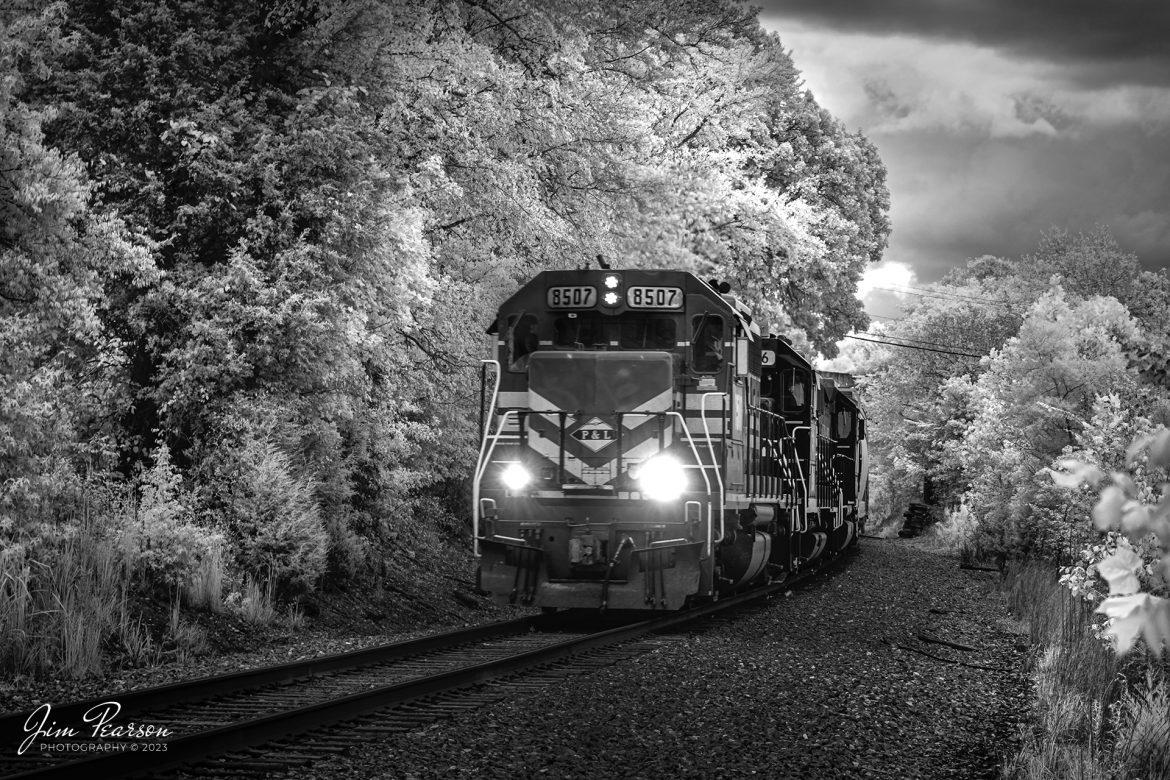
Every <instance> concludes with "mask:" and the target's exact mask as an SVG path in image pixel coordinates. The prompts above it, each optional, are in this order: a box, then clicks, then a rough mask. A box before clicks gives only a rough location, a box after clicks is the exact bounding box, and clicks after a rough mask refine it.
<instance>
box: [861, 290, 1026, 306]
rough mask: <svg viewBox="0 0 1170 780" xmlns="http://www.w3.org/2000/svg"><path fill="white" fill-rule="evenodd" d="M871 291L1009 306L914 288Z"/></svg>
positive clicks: (993, 301)
mask: <svg viewBox="0 0 1170 780" xmlns="http://www.w3.org/2000/svg"><path fill="white" fill-rule="evenodd" d="M872 289H874V290H884V291H885V292H892V293H897V294H899V295H916V296H918V297H920V298H938V299H940V300H944V301H963V302H968V303H983V304H987V305H989V306H1004V307H1007V306H1010V305H1011V304H1009V303H1008V302H1007V301H995V300H991V299H990V298H974V297H971V296H969V295H954V294H951V295H947V294H942V293H935V292H925V291H923V292H913V291H914V290H915V289H918V288H914V287H910V288H908V289H904V290H897V289H894V288H893V287H874V288H872Z"/></svg>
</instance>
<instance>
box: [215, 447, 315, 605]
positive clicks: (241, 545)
mask: <svg viewBox="0 0 1170 780" xmlns="http://www.w3.org/2000/svg"><path fill="white" fill-rule="evenodd" d="M225 460H227V461H228V462H227V463H226V464H225V466H226V468H221V470H220V472H219V474H218V481H219V484H218V488H219V490H218V491H217V492H218V494H219V497H220V501H221V502H222V504H221V505H222V512H223V514H222V522H223V525H224V527H225V528H226V530H227V534H228V538H229V540H230V541H231V544H232V552H233V554H234V556H235V561H236V563H237V565H238V566H239V568H240V570H241V571H243V572H245V573H250V574H251V575H252V576H253V577H256V578H260V579H262V580H263V581H264V582H265V583H268V584H270V587H271V588H272V589H273V591H274V593H275V594H276V595H277V597H278V598H285V599H287V598H291V597H293V596H296V595H298V594H301V593H304V592H306V591H309V590H312V588H313V587H314V586H315V584H316V582H317V580H318V579H319V578H320V577H321V575H322V574H323V573H324V572H325V564H326V551H327V549H328V535H327V534H326V531H325V524H324V522H323V521H322V519H321V513H320V511H319V509H318V508H317V504H316V501H315V500H314V498H313V491H312V486H311V485H309V484H307V483H306V482H305V481H303V480H301V479H298V477H297V475H295V474H294V471H293V468H292V462H291V459H290V458H289V457H288V455H286V454H285V453H284V452H282V451H281V450H280V449H278V448H277V447H276V445H275V444H273V443H272V442H271V441H261V440H255V439H250V440H248V441H246V442H245V443H244V445H243V446H242V447H241V449H240V450H239V451H237V452H235V453H230V454H228V455H227V456H226V458H225Z"/></svg>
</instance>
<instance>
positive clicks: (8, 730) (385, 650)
mask: <svg viewBox="0 0 1170 780" xmlns="http://www.w3.org/2000/svg"><path fill="white" fill-rule="evenodd" d="M540 620H541V618H540V617H539V616H532V617H525V618H518V619H516V620H508V621H504V622H501V623H489V624H487V625H483V626H474V627H472V628H460V629H456V630H454V631H444V632H442V633H439V634H432V635H429V636H425V637H420V638H418V639H408V640H405V641H402V642H393V643H388V644H384V645H377V646H376V647H367V648H365V649H364V650H353V651H350V652H347V653H335V654H333V655H326V656H320V657H318V658H309V659H306V660H303V661H294V662H292V663H287V664H278V665H274V666H265V667H261V668H259V669H248V670H245V671H242V672H234V673H232V674H226V675H219V676H215V677H201V678H197V679H194V680H184V681H182V682H177V683H172V684H170V685H163V686H159V687H157V688H143V689H141V690H132V691H126V692H124V693H112V694H110V695H108V696H103V697H101V698H97V699H87V700H82V701H75V702H69V703H67V704H54V705H53V719H54V720H55V721H57V722H58V723H71V722H77V723H80V722H81V716H82V715H83V714H84V713H85V712H87V711H88V710H90V709H92V708H93V707H95V706H98V705H100V704H103V703H105V702H109V701H117V702H118V703H119V704H121V705H122V717H125V716H126V715H133V716H134V717H138V716H139V714H140V713H142V712H144V711H147V710H151V709H161V708H164V707H172V706H174V705H176V704H182V703H185V702H195V701H202V700H205V699H211V698H214V697H217V696H223V695H225V694H231V693H238V692H241V691H246V690H248V689H251V688H260V687H264V686H268V685H275V684H279V683H285V682H292V681H294V680H301V679H307V678H311V677H318V676H323V675H325V674H329V673H331V672H336V671H340V670H343V669H352V668H357V667H361V666H368V665H370V664H376V663H382V662H386V661H394V660H399V659H403V658H409V657H411V656H416V655H421V654H424V653H431V652H434V651H436V650H443V649H446V648H450V647H453V646H457V645H461V644H466V643H471V642H482V641H485V640H488V639H494V638H497V637H500V636H507V635H509V634H518V633H524V632H526V631H529V630H531V629H533V628H535V627H536V626H537V625H538V624H539V622H540ZM29 717H30V715H29V714H28V713H20V712H10V713H5V714H4V715H2V716H0V735H2V736H3V738H5V739H7V735H9V734H15V735H17V736H16V738H15V741H16V742H19V741H20V736H21V735H23V733H24V726H25V723H26V722H27V721H28V719H29Z"/></svg>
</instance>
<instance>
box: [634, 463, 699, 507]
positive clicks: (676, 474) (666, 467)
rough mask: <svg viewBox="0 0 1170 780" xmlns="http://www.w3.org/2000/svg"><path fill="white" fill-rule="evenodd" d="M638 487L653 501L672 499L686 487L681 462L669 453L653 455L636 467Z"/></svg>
mask: <svg viewBox="0 0 1170 780" xmlns="http://www.w3.org/2000/svg"><path fill="white" fill-rule="evenodd" d="M636 479H637V480H638V487H639V488H640V489H641V491H642V495H644V496H646V497H647V498H652V499H654V500H655V501H674V500H675V499H676V498H678V497H679V496H681V495H682V492H683V491H684V490H686V487H687V474H686V471H684V470H683V467H682V464H681V463H679V462H678V460H677V459H676V458H674V457H672V456H670V455H655V456H654V457H653V458H650V460H648V461H646V462H645V463H643V464H642V466H641V468H639V469H638V472H637V477H636Z"/></svg>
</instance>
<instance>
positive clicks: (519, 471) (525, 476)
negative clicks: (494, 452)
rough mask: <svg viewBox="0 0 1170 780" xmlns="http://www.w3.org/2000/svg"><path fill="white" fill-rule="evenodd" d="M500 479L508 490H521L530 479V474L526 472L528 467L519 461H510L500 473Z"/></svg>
mask: <svg viewBox="0 0 1170 780" xmlns="http://www.w3.org/2000/svg"><path fill="white" fill-rule="evenodd" d="M500 479H501V480H503V482H504V485H505V487H507V488H508V490H523V489H524V487H525V486H526V485H527V484H528V483H529V482H531V481H532V475H531V474H529V473H528V469H526V468H524V467H523V466H521V465H520V464H519V463H511V464H509V465H508V467H507V468H506V469H504V472H503V473H502V474H500Z"/></svg>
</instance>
